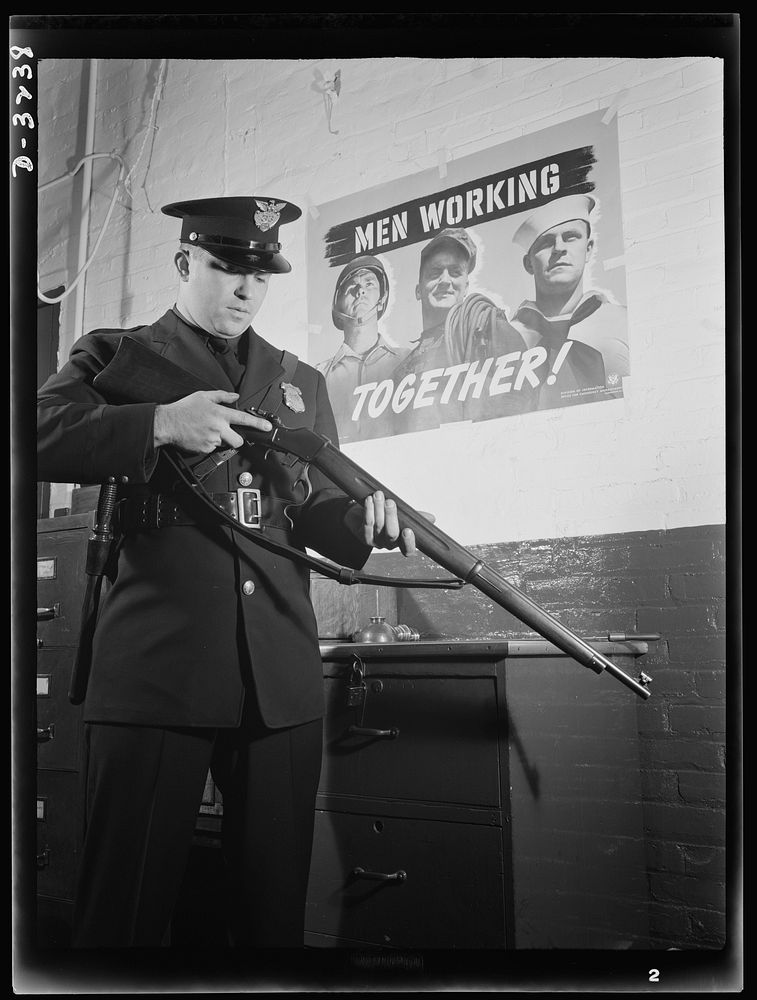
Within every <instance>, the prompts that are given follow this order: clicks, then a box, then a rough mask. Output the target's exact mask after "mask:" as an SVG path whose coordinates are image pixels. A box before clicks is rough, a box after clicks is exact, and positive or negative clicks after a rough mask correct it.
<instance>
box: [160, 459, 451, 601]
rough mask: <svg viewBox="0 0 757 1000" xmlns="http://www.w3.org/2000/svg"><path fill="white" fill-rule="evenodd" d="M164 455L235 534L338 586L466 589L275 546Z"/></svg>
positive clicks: (180, 462) (181, 461)
mask: <svg viewBox="0 0 757 1000" xmlns="http://www.w3.org/2000/svg"><path fill="white" fill-rule="evenodd" d="M164 452H165V455H166V458H167V459H168V461H169V462H170V464H171V465H172V466H173V468H174V470H175V472H176V474H177V475H178V476H179V478H180V479H181V481H182V482H183V483H184V485H185V486H187V487H188V488H189V489H190V491H191V492H192V494H193V495H194V496H195V497H197V499H198V500H200V501H201V502H202V503H203V504H204V505H205V506H206V507H207V508H208V509H209V510H212V512H213V515H214V517H216V518H217V519H218V520H221V521H224V522H225V523H227V524H229V525H230V526H231V527H232V528H233V529H234V530H235V531H238V532H239V533H240V534H242V535H244V537H245V538H249V539H250V540H251V541H253V542H255V543H256V544H257V545H261V546H262V547H263V548H265V549H269V550H270V551H271V552H276V553H278V554H280V555H283V556H285V557H286V558H288V559H294V560H295V561H296V562H301V563H303V564H304V565H305V566H308V567H309V568H310V569H312V570H315V571H316V572H318V573H320V574H321V575H322V576H325V577H328V578H329V579H332V580H336V581H337V583H341V584H343V585H345V586H352V585H353V584H356V583H371V584H377V585H379V586H382V587H418V588H429V589H442V590H459V589H460V588H461V587H464V586H465V581H464V580H460V579H458V578H449V579H438V580H437V579H427V578H422V579H417V580H416V579H407V578H395V577H388V576H377V575H374V574H370V573H361V572H360V571H359V570H355V569H350V568H349V567H347V566H337V565H335V564H334V563H330V562H327V561H326V560H324V559H319V558H318V557H316V556H310V555H308V554H307V553H306V552H302V551H301V550H300V549H296V548H294V547H293V546H291V545H286V544H285V543H283V542H274V541H273V539H272V538H270V537H269V536H265V535H263V534H262V533H261V531H260V529H257V528H248V527H246V525H243V524H240V522H239V521H237V520H236V519H235V518H234V517H232V516H231V514H228V513H227V512H226V511H225V510H222V509H221V508H220V507H219V506H218V505H217V504H215V503H214V502H213V500H212V499H211V496H210V494H209V493H208V492H207V490H206V489H205V487H204V486H203V485H202V483H201V482H200V481H199V479H198V478H197V476H196V475H195V474H194V472H193V471H192V470H191V469H190V468H189V466H188V465H187V464H186V462H185V461H184V459H183V458H181V456H180V455H179V454H178V453H172V449H170V448H165V449H164Z"/></svg>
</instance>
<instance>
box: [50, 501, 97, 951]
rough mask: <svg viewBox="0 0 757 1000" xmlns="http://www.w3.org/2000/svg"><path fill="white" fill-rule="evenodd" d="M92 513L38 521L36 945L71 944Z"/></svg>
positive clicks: (80, 811)
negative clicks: (77, 697) (73, 689)
mask: <svg viewBox="0 0 757 1000" xmlns="http://www.w3.org/2000/svg"><path fill="white" fill-rule="evenodd" d="M93 525H94V513H93V512H91V511H90V512H86V513H82V514H72V515H68V516H65V517H55V518H49V519H42V520H38V521H37V697H36V700H37V718H36V724H37V802H36V817H37V818H36V826H37V860H36V864H37V938H38V943H39V944H40V945H43V946H56V947H60V946H64V947H65V946H67V945H68V944H69V943H70V933H71V916H72V910H73V896H74V884H75V879H76V868H77V863H78V858H79V853H80V849H81V842H82V835H83V795H82V792H83V789H82V771H81V769H82V735H83V727H82V710H81V707H80V706H73V705H72V704H71V703H70V702H69V700H68V687H69V681H70V677H71V668H72V666H73V663H74V658H75V655H76V647H77V642H78V638H79V623H80V620H81V606H82V599H83V596H84V588H85V584H86V575H85V560H86V548H87V540H88V538H89V535H90V534H91V531H92V528H93Z"/></svg>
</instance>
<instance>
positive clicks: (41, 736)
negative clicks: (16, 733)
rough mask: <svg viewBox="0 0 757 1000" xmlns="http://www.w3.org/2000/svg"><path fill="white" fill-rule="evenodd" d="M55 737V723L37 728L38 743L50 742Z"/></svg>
mask: <svg viewBox="0 0 757 1000" xmlns="http://www.w3.org/2000/svg"><path fill="white" fill-rule="evenodd" d="M52 739H55V724H54V723H52V722H51V723H50V725H49V726H48V727H47V728H46V729H38V730H37V743H49V741H50V740H52Z"/></svg>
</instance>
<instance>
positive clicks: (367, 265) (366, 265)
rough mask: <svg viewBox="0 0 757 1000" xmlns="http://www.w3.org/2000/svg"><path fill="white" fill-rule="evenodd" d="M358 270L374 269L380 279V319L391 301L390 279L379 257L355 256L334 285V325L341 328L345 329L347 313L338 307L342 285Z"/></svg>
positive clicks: (332, 316)
mask: <svg viewBox="0 0 757 1000" xmlns="http://www.w3.org/2000/svg"><path fill="white" fill-rule="evenodd" d="M356 271H372V272H373V274H375V275H376V278H377V279H378V283H379V288H380V289H381V297H380V298H379V301H378V306H377V311H378V319H381V317H382V316H383V315H384V312H385V311H386V304H387V302H388V301H389V279H388V278H387V276H386V271H385V270H384V265H383V264H382V263H381V261H380V260H379V259H378V258H377V257H370V256H368V255H365V256H363V257H355V259H354V260H351V261H350V262H349V264H346V265H345V266H344V267H343V268H342V270H341V273H340V274H339V277H338V278H337V280H336V285H335V286H334V299H333V301H332V304H331V318H332V320H333V321H334V326H335V327H337V329H339V330H343V329H344V320H345V318H346V317H345V315H344V313H341V312H340V311H339V310H338V309H337V299H338V298H339V293H340V291H341V289H342V286H343V285H344V283H345V282H346V281H348V280H349V278H350V277H351V276H352V275H353V274H354V273H355V272H356Z"/></svg>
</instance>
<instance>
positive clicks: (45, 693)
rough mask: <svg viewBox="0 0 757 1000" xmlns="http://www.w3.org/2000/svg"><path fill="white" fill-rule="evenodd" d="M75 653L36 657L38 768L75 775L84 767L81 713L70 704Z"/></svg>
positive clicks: (63, 649)
mask: <svg viewBox="0 0 757 1000" xmlns="http://www.w3.org/2000/svg"><path fill="white" fill-rule="evenodd" d="M75 654H76V650H75V649H74V648H73V647H66V646H59V647H57V648H55V649H41V650H40V651H39V652H38V653H37V764H38V766H39V767H46V768H56V769H60V770H64V771H65V770H70V771H75V770H77V768H79V767H80V766H81V741H82V709H81V706H80V705H72V704H71V702H70V701H69V700H68V688H69V683H70V680H71V667H72V666H73V662H74V656H75Z"/></svg>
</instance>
